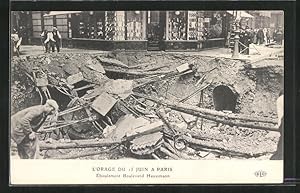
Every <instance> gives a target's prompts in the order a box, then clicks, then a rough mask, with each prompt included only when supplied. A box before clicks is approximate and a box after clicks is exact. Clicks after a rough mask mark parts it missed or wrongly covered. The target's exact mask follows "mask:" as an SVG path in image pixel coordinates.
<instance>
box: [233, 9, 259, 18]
mask: <svg viewBox="0 0 300 193" xmlns="http://www.w3.org/2000/svg"><path fill="white" fill-rule="evenodd" d="M234 12H235V11H227V13H229V14H231V15H233V13H234ZM234 14H236V13H234ZM237 17H244V18H254V17H253V16H252V15H250V14H249V13H247V12H246V11H237Z"/></svg>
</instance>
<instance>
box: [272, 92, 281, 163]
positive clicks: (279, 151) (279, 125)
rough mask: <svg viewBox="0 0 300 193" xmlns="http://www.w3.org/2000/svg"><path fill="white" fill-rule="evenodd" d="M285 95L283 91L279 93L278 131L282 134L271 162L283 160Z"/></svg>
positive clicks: (277, 103) (277, 102)
mask: <svg viewBox="0 0 300 193" xmlns="http://www.w3.org/2000/svg"><path fill="white" fill-rule="evenodd" d="M283 99H284V94H283V90H282V91H281V92H280V93H279V97H278V99H277V101H276V106H277V116H278V124H277V125H278V129H279V132H280V137H279V140H278V143H277V150H276V152H275V153H274V154H273V155H272V156H271V158H270V159H271V160H282V159H283V129H284V105H283V104H284V100H283Z"/></svg>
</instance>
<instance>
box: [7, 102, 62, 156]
mask: <svg viewBox="0 0 300 193" xmlns="http://www.w3.org/2000/svg"><path fill="white" fill-rule="evenodd" d="M57 112H58V105H57V103H56V101H55V100H51V99H50V100H47V101H46V103H45V104H44V105H36V106H32V107H29V108H26V109H23V110H21V111H19V112H17V113H16V114H14V115H13V116H12V117H11V138H12V140H13V141H14V142H15V143H16V144H17V150H18V155H19V156H20V158H21V159H37V158H39V140H38V138H37V136H36V134H35V132H37V130H38V129H39V128H40V127H41V126H42V125H43V123H44V122H45V120H46V118H47V117H48V115H50V114H56V113H57Z"/></svg>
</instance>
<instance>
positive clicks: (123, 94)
mask: <svg viewBox="0 0 300 193" xmlns="http://www.w3.org/2000/svg"><path fill="white" fill-rule="evenodd" d="M104 87H105V90H106V92H108V93H110V94H114V95H118V96H119V97H120V98H122V99H125V98H127V97H128V96H129V95H131V94H132V89H133V81H132V80H123V79H117V80H110V81H108V82H107V83H106V84H105V86H104Z"/></svg>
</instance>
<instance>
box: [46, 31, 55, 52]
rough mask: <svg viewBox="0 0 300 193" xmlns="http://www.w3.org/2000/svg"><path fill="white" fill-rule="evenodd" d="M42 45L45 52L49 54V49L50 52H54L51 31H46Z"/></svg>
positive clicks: (53, 40)
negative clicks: (44, 47)
mask: <svg viewBox="0 0 300 193" xmlns="http://www.w3.org/2000/svg"><path fill="white" fill-rule="evenodd" d="M44 44H45V46H46V52H49V53H50V48H51V50H52V52H54V46H55V39H54V37H53V33H52V32H51V31H47V34H46V40H45V41H44Z"/></svg>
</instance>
